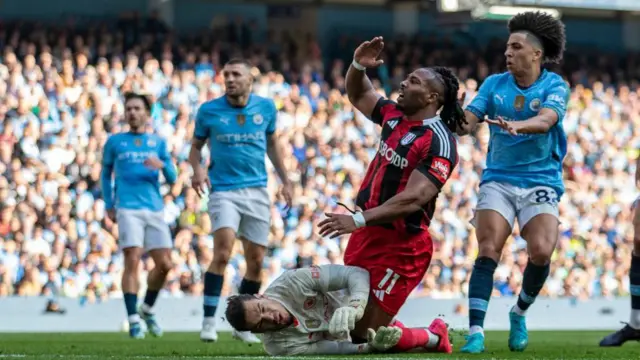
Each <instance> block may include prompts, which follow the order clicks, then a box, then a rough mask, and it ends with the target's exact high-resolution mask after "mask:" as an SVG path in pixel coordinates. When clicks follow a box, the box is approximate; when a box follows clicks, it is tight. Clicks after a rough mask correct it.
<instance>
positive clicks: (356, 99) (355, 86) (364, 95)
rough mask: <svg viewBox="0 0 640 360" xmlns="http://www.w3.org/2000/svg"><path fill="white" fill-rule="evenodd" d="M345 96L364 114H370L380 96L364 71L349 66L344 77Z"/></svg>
mask: <svg viewBox="0 0 640 360" xmlns="http://www.w3.org/2000/svg"><path fill="white" fill-rule="evenodd" d="M345 87H346V90H347V96H348V97H349V101H350V102H351V104H353V106H354V107H355V108H356V109H358V110H359V111H360V112H361V113H363V114H364V115H365V116H368V117H369V116H371V113H373V109H374V108H375V106H376V103H377V102H378V99H379V98H380V95H379V94H378V93H377V92H376V90H375V89H374V87H373V85H372V84H371V80H369V77H367V74H366V72H365V71H360V70H358V69H356V68H354V67H353V65H351V66H349V70H347V76H346V79H345Z"/></svg>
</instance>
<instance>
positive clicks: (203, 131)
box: [195, 94, 277, 191]
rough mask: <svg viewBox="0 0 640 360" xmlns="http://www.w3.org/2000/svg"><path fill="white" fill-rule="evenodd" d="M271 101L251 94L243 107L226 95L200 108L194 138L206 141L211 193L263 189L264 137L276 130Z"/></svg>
mask: <svg viewBox="0 0 640 360" xmlns="http://www.w3.org/2000/svg"><path fill="white" fill-rule="evenodd" d="M276 118H277V110H276V106H275V104H274V103H273V100H271V99H267V98H263V97H261V96H258V95H255V94H251V95H250V97H249V101H248V102H247V104H246V105H245V106H244V107H235V106H233V105H231V104H230V103H229V102H228V101H227V97H226V96H222V97H219V98H217V99H214V100H211V101H209V102H206V103H204V104H202V106H200V109H199V110H198V114H197V116H196V128H195V137H196V138H198V139H200V140H208V144H209V150H210V151H211V156H210V159H211V163H210V165H209V179H210V181H211V188H212V189H211V190H212V191H226V190H234V189H242V188H249V187H266V186H267V168H266V164H265V156H266V153H267V136H269V135H271V134H273V133H274V132H275V130H276Z"/></svg>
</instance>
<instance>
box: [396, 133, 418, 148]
mask: <svg viewBox="0 0 640 360" xmlns="http://www.w3.org/2000/svg"><path fill="white" fill-rule="evenodd" d="M415 139H416V134H414V133H406V134H404V136H403V137H402V139H400V145H402V146H406V145H409V144H411V143H412V142H413V140H415Z"/></svg>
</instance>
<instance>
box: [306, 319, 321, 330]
mask: <svg viewBox="0 0 640 360" xmlns="http://www.w3.org/2000/svg"><path fill="white" fill-rule="evenodd" d="M320 324H321V322H320V320H316V319H308V320H305V321H304V326H306V327H307V329H315V328H319V327H320Z"/></svg>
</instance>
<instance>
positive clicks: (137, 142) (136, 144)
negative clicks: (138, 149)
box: [133, 139, 142, 146]
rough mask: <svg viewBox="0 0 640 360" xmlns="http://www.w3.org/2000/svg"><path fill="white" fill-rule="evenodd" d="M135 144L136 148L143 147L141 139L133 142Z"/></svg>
mask: <svg viewBox="0 0 640 360" xmlns="http://www.w3.org/2000/svg"><path fill="white" fill-rule="evenodd" d="M133 144H134V145H135V146H142V140H140V139H135V140H133Z"/></svg>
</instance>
